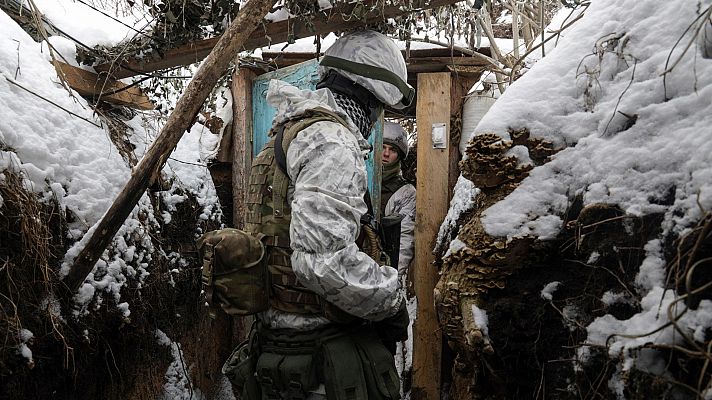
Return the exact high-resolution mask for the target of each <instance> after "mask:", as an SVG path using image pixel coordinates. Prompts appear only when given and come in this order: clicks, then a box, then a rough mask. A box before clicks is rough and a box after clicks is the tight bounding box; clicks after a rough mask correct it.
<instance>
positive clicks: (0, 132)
mask: <svg viewBox="0 0 712 400" xmlns="http://www.w3.org/2000/svg"><path fill="white" fill-rule="evenodd" d="M36 4H37V6H38V7H39V9H40V10H41V11H42V12H43V13H44V14H45V15H46V17H47V18H48V19H49V20H51V21H52V22H53V23H54V24H55V25H57V26H58V27H60V29H62V30H63V31H65V32H66V33H68V34H69V35H71V36H72V37H74V38H75V39H77V40H80V41H82V42H83V43H84V44H87V45H91V46H93V45H96V44H105V45H112V44H115V43H116V42H117V41H120V40H122V39H124V38H126V37H127V35H129V33H130V32H133V33H135V32H134V31H133V30H132V29H131V28H129V27H126V26H124V25H121V24H120V23H118V22H116V21H113V20H111V19H109V18H107V17H104V16H102V15H101V14H99V13H97V12H96V11H93V10H91V9H90V8H88V7H87V6H86V5H84V4H82V3H79V2H56V1H51V0H42V1H36ZM134 11H136V10H134ZM137 15H140V13H137ZM84 17H86V19H85V18H84ZM80 18H81V19H80ZM120 19H122V20H124V22H126V23H127V24H128V25H131V26H133V25H132V23H131V21H134V22H136V21H139V22H136V23H140V18H139V17H138V16H133V15H129V16H127V17H124V18H120ZM78 21H81V23H77V22H78ZM144 23H145V22H144ZM0 32H2V35H0V75H1V76H0V108H1V109H2V110H3V118H2V119H0V144H2V147H1V148H2V149H3V150H0V172H1V171H4V170H6V169H9V170H12V171H14V172H15V173H19V174H21V176H22V177H23V178H24V186H25V187H26V188H28V189H30V190H32V191H35V192H37V193H38V194H39V195H40V197H41V198H43V199H44V201H49V200H51V199H56V201H57V202H58V204H59V206H60V207H61V211H62V212H63V213H64V214H65V215H66V216H67V220H69V221H71V222H69V223H68V232H69V237H68V239H69V243H70V244H72V243H73V245H72V246H71V247H70V249H69V250H68V252H67V254H66V255H65V259H64V262H63V264H62V267H61V271H60V276H66V274H67V273H68V272H69V270H70V268H71V266H72V261H73V259H74V258H75V257H76V256H77V254H79V252H80V250H81V249H82V248H83V246H84V244H85V243H86V241H87V240H88V239H89V237H90V236H91V235H90V233H93V232H94V230H95V229H96V224H97V223H98V222H99V220H100V219H101V217H102V216H103V215H104V213H105V212H106V211H107V210H108V208H109V206H110V205H111V204H112V202H113V201H114V199H115V198H116V197H117V195H118V193H119V192H120V190H121V189H122V188H123V186H124V185H125V184H126V182H127V181H128V179H129V177H130V174H131V169H130V168H129V166H128V165H127V163H126V161H125V160H124V159H123V158H122V156H121V155H120V154H119V152H118V151H117V149H116V148H115V146H114V144H113V143H112V142H111V140H110V138H109V132H108V130H107V129H106V128H105V127H103V125H102V123H101V121H100V120H99V119H98V118H97V117H96V115H95V114H94V112H93V110H92V109H91V108H90V107H89V105H88V104H87V103H86V101H85V100H84V99H82V98H81V97H80V96H78V95H77V94H76V93H73V92H72V93H70V92H68V91H67V90H66V89H64V88H63V87H62V86H61V84H60V83H59V80H58V78H57V75H56V72H55V70H54V67H53V66H52V65H51V64H50V60H51V57H50V55H49V52H48V49H47V46H46V44H39V43H36V42H35V41H34V40H33V39H32V38H31V37H30V36H29V35H28V34H27V33H26V32H25V31H23V30H22V29H21V28H20V27H19V26H18V25H17V24H16V23H15V22H14V21H13V20H12V19H11V18H10V17H9V16H7V15H6V14H5V13H4V12H0ZM49 41H50V42H51V43H52V44H53V46H54V48H55V49H56V50H58V51H59V52H60V53H62V54H64V55H70V56H71V57H72V58H73V57H74V53H75V50H76V48H75V45H74V44H73V43H72V42H70V41H68V39H66V38H61V37H51V38H50V40H49ZM33 93H34V94H33ZM222 113H223V115H227V114H228V113H227V112H226V111H224V110H223V111H222ZM161 124H162V122H161V118H160V115H159V114H158V113H156V112H146V113H138V114H136V117H135V118H133V119H132V120H131V121H128V122H127V125H128V126H129V128H130V132H129V140H131V142H132V144H134V145H135V146H136V150H135V151H134V153H135V155H136V157H137V158H138V159H140V158H141V157H142V156H143V155H144V154H145V152H146V150H147V148H148V147H149V145H150V143H151V142H152V141H153V139H154V138H155V137H156V135H157V132H158V131H159V130H160V128H161ZM131 130H132V131H133V135H131ZM215 136H216V135H213V134H212V133H211V132H210V131H209V130H207V129H205V128H204V127H203V126H202V125H201V124H196V125H194V126H193V127H192V128H191V130H190V131H189V132H187V133H185V134H184V136H183V138H182V139H181V141H180V142H179V143H178V145H177V147H176V150H175V151H174V152H173V153H172V155H171V156H170V159H169V160H168V162H167V166H166V167H165V168H164V170H163V176H164V178H165V179H167V180H168V181H169V182H172V187H171V189H170V190H168V191H165V192H163V193H160V195H161V197H162V200H163V205H162V208H163V209H165V210H167V211H169V212H170V211H175V210H176V205H177V204H178V203H180V202H181V201H184V200H185V199H186V198H187V197H186V194H188V193H190V194H192V195H194V196H195V197H196V199H197V201H198V203H199V205H200V206H201V207H202V209H201V211H202V214H201V216H200V218H201V219H202V220H208V219H215V218H217V216H218V215H219V213H220V210H219V207H217V196H216V194H215V189H214V187H213V186H212V180H211V179H210V178H209V173H208V171H207V168H206V165H205V160H204V159H201V157H200V154H201V150H202V147H201V143H205V144H206V145H209V146H212V148H214V147H215V146H216V140H219V139H216V138H215ZM139 215H143V216H144V218H145V220H143V219H142V218H139ZM157 226H158V225H157V218H156V216H155V215H154V212H153V206H152V205H151V203H150V201H149V199H148V197H147V195H145V194H144V195H143V196H142V198H141V199H140V201H139V203H138V204H137V206H136V207H135V208H134V210H133V212H132V213H131V215H130V216H129V218H127V219H126V221H125V222H124V224H123V225H122V226H121V227H120V228H119V231H118V233H117V235H116V236H115V238H114V240H113V242H112V244H111V245H110V246H109V249H108V250H106V251H105V252H104V254H103V256H102V258H101V259H100V260H99V261H98V262H97V264H96V266H95V268H94V270H93V271H92V272H91V274H90V275H89V277H88V279H87V281H86V282H85V283H84V284H83V285H82V286H81V288H80V289H79V290H78V291H77V293H76V294H75V296H74V300H75V309H74V310H73V315H74V316H82V315H86V314H87V313H89V312H91V311H92V310H95V309H98V308H99V307H100V305H101V304H102V303H103V301H104V297H105V296H108V297H110V298H112V299H113V300H114V302H115V304H116V305H117V306H116V307H117V309H118V312H119V313H120V314H121V315H122V316H123V317H124V318H128V317H129V316H130V314H131V304H129V303H127V302H125V301H122V300H121V288H122V287H123V285H124V284H125V283H126V282H127V280H128V278H135V279H137V280H138V287H139V288H140V287H141V285H142V283H143V280H144V279H145V278H146V277H147V276H148V275H149V274H150V267H149V265H150V263H151V261H152V260H153V257H154V256H153V253H156V252H157V253H158V254H159V255H160V254H162V250H161V249H157V248H154V246H153V243H152V240H151V237H150V234H149V233H150V231H151V230H155V229H156V227H157ZM196 229H197V227H196ZM199 233H200V231H199V230H196V235H197V234H199ZM178 265H180V266H184V264H182V263H178Z"/></svg>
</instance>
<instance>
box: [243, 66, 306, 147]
mask: <svg viewBox="0 0 712 400" xmlns="http://www.w3.org/2000/svg"><path fill="white" fill-rule="evenodd" d="M317 67H318V65H317V61H316V59H312V60H309V61H307V62H305V63H303V64H297V65H292V66H290V67H287V68H282V69H278V70H276V71H272V72H268V73H266V74H262V75H259V76H258V77H257V78H255V80H254V81H253V83H252V124H253V129H254V134H253V146H252V155H253V156H256V155H257V154H258V153H259V152H260V151H262V149H263V148H264V147H265V145H266V144H267V142H268V140H269V138H268V137H267V132H269V130H270V129H271V128H272V120H273V119H274V117H275V115H277V109H275V108H274V107H272V105H271V104H269V103H268V102H267V89H268V88H269V81H270V80H272V79H278V80H280V81H285V82H287V83H290V84H292V85H294V86H296V87H298V88H299V89H308V90H314V89H316V84H317V82H319V71H318V68H317Z"/></svg>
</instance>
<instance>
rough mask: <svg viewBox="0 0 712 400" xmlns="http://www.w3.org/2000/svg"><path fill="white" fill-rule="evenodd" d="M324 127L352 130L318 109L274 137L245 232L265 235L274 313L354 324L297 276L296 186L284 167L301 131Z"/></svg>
mask: <svg viewBox="0 0 712 400" xmlns="http://www.w3.org/2000/svg"><path fill="white" fill-rule="evenodd" d="M321 121H330V122H335V123H339V124H342V125H344V126H346V122H345V121H344V120H343V119H342V118H341V117H339V116H338V115H336V114H335V113H333V112H331V111H329V110H326V109H323V108H316V109H313V110H310V111H309V112H308V113H306V114H304V115H301V116H299V117H298V118H297V119H294V120H290V121H287V122H285V123H283V124H280V125H279V126H277V127H274V128H273V129H272V130H271V131H270V133H269V135H270V136H271V137H272V139H271V140H270V141H269V142H268V143H267V145H266V146H265V148H264V149H263V150H262V151H261V152H260V153H259V154H258V155H257V157H256V158H255V159H254V161H253V162H252V168H251V170H250V179H249V187H248V193H247V217H246V227H245V230H246V231H248V232H250V233H252V234H254V235H257V234H263V235H265V238H264V239H263V243H264V244H265V247H266V251H265V255H266V257H267V268H268V271H269V275H270V281H271V288H270V306H271V307H273V308H275V309H277V310H280V311H284V312H289V313H297V314H311V315H321V316H325V317H327V318H328V319H330V320H332V321H334V322H350V321H351V320H353V319H354V317H352V316H350V315H349V314H347V313H345V312H344V311H341V310H340V309H339V308H337V307H336V306H334V305H332V304H330V303H329V302H327V301H326V300H324V299H323V298H322V297H320V296H318V295H317V294H315V293H314V292H312V291H310V290H309V289H307V288H306V287H304V286H303V285H302V284H300V283H299V281H298V280H297V277H296V275H295V274H294V271H293V270H292V263H291V254H292V250H291V247H290V239H289V225H290V222H291V219H292V218H291V207H290V204H289V201H288V199H287V197H288V190H289V183H290V180H289V176H287V174H286V172H285V171H284V170H283V169H282V168H280V167H279V165H278V161H279V160H280V158H281V159H282V160H285V159H286V154H287V150H288V149H289V145H290V143H291V142H292V140H293V139H294V138H295V137H296V136H297V134H299V132H300V131H302V130H303V129H305V128H307V127H309V126H311V125H312V124H315V123H317V122H321ZM283 163H284V161H283ZM285 169H286V168H285Z"/></svg>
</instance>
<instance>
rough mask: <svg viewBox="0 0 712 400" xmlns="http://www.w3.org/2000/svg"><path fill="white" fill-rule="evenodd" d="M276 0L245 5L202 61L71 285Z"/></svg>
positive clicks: (94, 235) (88, 246) (77, 264)
mask: <svg viewBox="0 0 712 400" xmlns="http://www.w3.org/2000/svg"><path fill="white" fill-rule="evenodd" d="M274 1H276V0H250V1H248V2H247V3H246V4H245V5H244V6H243V7H242V8H240V12H239V13H238V15H237V18H236V19H235V20H234V21H233V22H232V24H231V25H230V27H229V28H228V29H227V31H226V32H225V34H224V35H223V36H222V37H221V39H220V42H219V43H218V44H217V45H216V46H215V49H213V51H212V52H211V53H210V55H209V56H208V58H207V59H206V60H205V62H204V63H203V64H202V65H201V66H200V68H199V69H198V72H196V74H195V76H194V77H193V79H192V80H191V81H190V83H189V84H188V87H187V88H186V89H185V92H183V95H182V96H181V98H180V99H178V103H176V108H175V110H173V112H172V113H171V114H170V115H169V116H168V120H167V121H166V124H165V125H164V127H163V129H161V133H159V134H158V137H156V140H155V141H154V142H153V144H152V145H151V147H150V148H149V149H148V151H147V152H146V155H145V156H144V157H143V158H142V159H141V161H140V162H139V164H138V165H137V166H136V168H135V169H134V170H133V173H132V174H131V177H130V178H129V181H128V182H127V183H126V185H125V186H124V188H123V189H121V192H120V193H119V195H118V196H117V198H116V200H114V202H113V203H112V204H111V207H109V210H108V211H107V212H106V214H104V217H103V218H102V219H101V221H99V223H98V224H96V225H95V226H94V227H95V229H94V231H93V232H91V233H88V235H91V237H89V239H88V240H87V241H86V242H85V244H84V248H83V249H82V250H81V251H80V252H79V254H78V255H77V257H76V258H75V259H74V264H73V265H72V269H71V270H70V271H69V274H68V275H67V277H66V278H65V280H64V282H65V283H66V285H67V287H68V288H69V289H70V290H72V291H76V290H78V289H79V287H80V286H81V285H82V283H83V282H84V280H85V279H86V278H87V276H88V275H89V273H90V272H91V271H92V269H93V268H94V265H95V264H96V262H97V260H98V259H99V257H100V256H101V255H102V253H103V252H104V250H105V249H106V246H108V245H109V243H111V240H112V239H113V238H114V235H115V234H116V232H117V231H118V230H119V228H120V227H121V225H122V224H123V222H124V221H125V220H126V217H128V216H129V214H130V213H131V210H133V208H134V207H135V206H136V203H138V201H139V199H140V198H141V196H143V193H144V192H145V191H146V188H147V187H148V186H149V184H150V183H151V177H152V176H154V175H156V174H158V172H159V171H160V170H161V168H163V165H164V164H165V163H166V160H167V159H168V156H170V154H171V152H172V151H173V149H175V147H176V145H177V144H178V141H179V140H180V138H181V137H182V136H183V132H185V131H186V129H188V128H189V127H190V125H191V124H192V122H193V120H194V118H195V117H196V115H198V111H200V108H201V107H202V106H203V103H204V102H205V99H206V98H207V97H208V94H210V91H211V90H212V89H213V87H215V84H216V83H217V82H218V79H219V78H220V76H221V75H222V74H223V71H225V70H226V69H227V67H228V64H229V63H230V61H231V60H232V59H233V57H234V55H235V54H236V53H237V49H238V48H239V47H240V46H241V45H242V43H244V42H245V40H246V39H247V36H248V35H249V34H250V33H251V32H250V31H247V30H245V29H243V28H244V27H246V26H250V27H254V26H256V24H257V21H259V20H261V19H262V18H264V16H265V15H266V14H267V12H269V10H270V9H271V8H272V6H273V5H274ZM67 298H69V297H67Z"/></svg>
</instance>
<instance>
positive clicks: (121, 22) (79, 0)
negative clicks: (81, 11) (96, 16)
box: [75, 0, 151, 38]
mask: <svg viewBox="0 0 712 400" xmlns="http://www.w3.org/2000/svg"><path fill="white" fill-rule="evenodd" d="M75 1H78V2H79V3H82V4H84V5H85V6H87V7H89V8H91V9H92V10H94V11H96V12H98V13H100V14H102V15H104V16H106V17H108V18H111V19H113V20H114V21H116V22H118V23H120V24H121V25H123V26H125V27H127V28H129V29H132V30H134V31H135V32H137V33H140V34H142V35H144V36H146V37H148V38H150V37H151V36H150V35H148V34H145V33H143V32H141V31H139V30H137V29H136V28H134V27H133V26H131V25H128V24H126V23H125V22H123V21H120V20H119V19H117V18H115V17H112V16H111V15H109V14H107V13H106V12H104V11H102V10H99V9H98V8H96V7H94V6H92V5H91V4H87V3H85V2H84V1H83V0H75Z"/></svg>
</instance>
